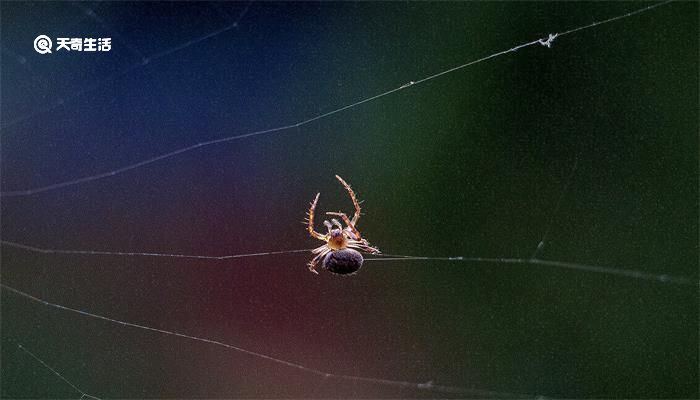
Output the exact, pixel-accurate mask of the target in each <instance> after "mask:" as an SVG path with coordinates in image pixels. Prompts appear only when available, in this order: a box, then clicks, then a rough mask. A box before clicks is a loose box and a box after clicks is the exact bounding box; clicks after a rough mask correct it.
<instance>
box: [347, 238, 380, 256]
mask: <svg viewBox="0 0 700 400" xmlns="http://www.w3.org/2000/svg"><path fill="white" fill-rule="evenodd" d="M348 247H349V248H352V249H358V250H361V251H364V252H365V253H369V254H382V252H381V251H379V249H378V248H376V247H372V246H370V245H369V242H368V241H367V240H365V239H360V240H348Z"/></svg>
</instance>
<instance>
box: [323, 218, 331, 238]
mask: <svg viewBox="0 0 700 400" xmlns="http://www.w3.org/2000/svg"><path fill="white" fill-rule="evenodd" d="M323 225H325V226H326V228H328V234H329V235H330V234H331V229H333V225H331V223H330V222H328V220H326V221H323Z"/></svg>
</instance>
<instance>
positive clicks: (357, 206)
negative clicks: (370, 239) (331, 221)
mask: <svg viewBox="0 0 700 400" xmlns="http://www.w3.org/2000/svg"><path fill="white" fill-rule="evenodd" d="M335 177H336V179H338V180H339V181H340V183H341V184H342V185H343V186H344V187H345V190H347V191H348V193H350V198H351V199H352V204H353V205H354V206H355V215H353V216H352V224H353V225H357V221H358V220H359V219H360V210H361V209H360V202H359V201H357V196H355V192H354V191H353V190H352V188H351V187H350V185H348V183H347V182H345V181H344V180H343V178H341V177H339V176H338V175H336V176H335ZM348 225H350V224H348Z"/></svg>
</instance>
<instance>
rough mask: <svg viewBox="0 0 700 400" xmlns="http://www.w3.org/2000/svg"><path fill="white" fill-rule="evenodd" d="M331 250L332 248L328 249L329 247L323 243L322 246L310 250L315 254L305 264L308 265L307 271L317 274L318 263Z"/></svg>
mask: <svg viewBox="0 0 700 400" xmlns="http://www.w3.org/2000/svg"><path fill="white" fill-rule="evenodd" d="M331 251H332V250H331V249H330V247H328V246H327V245H325V244H324V245H323V246H318V247H317V248H315V249H313V250H311V252H312V253H313V254H316V257H314V258H312V259H311V261H309V263H308V264H307V265H308V266H309V271H311V272H313V273H314V274H316V275H318V271H316V267H317V266H318V263H319V262H321V260H323V258H324V257H325V256H326V255H327V254H328V253H330V252H331Z"/></svg>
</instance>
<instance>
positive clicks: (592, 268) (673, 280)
mask: <svg viewBox="0 0 700 400" xmlns="http://www.w3.org/2000/svg"><path fill="white" fill-rule="evenodd" d="M0 245H2V246H7V247H13V248H16V249H22V250H26V251H30V252H34V253H41V254H62V255H71V254H72V255H91V256H95V255H97V256H115V257H168V258H186V259H203V260H231V259H236V258H246V257H261V256H270V255H281V254H294V253H308V252H310V251H311V250H312V249H299V250H280V251H265V252H257V253H246V254H231V255H224V256H211V255H194V254H178V253H151V252H122V251H98V250H64V249H47V248H41V247H36V246H30V245H27V244H23V243H17V242H10V241H7V240H0ZM409 260H425V261H466V262H478V263H491V264H494V263H501V264H523V265H526V264H529V265H540V266H546V267H555V268H565V269H573V270H578V271H584V272H596V273H601V274H608V275H617V276H623V277H627V278H634V279H640V280H646V281H652V282H659V283H669V284H675V285H691V286H698V285H699V284H700V282H698V281H694V280H692V279H690V278H686V277H682V276H674V275H668V274H659V273H651V272H644V271H638V270H632V269H623V268H613V267H601V266H596V265H586V264H579V263H573V262H564V261H554V260H551V261H550V260H542V259H538V258H535V257H532V258H528V259H525V258H489V257H464V256H453V257H423V256H410V255H397V254H382V255H380V256H378V257H373V258H367V259H365V262H375V261H409Z"/></svg>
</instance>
